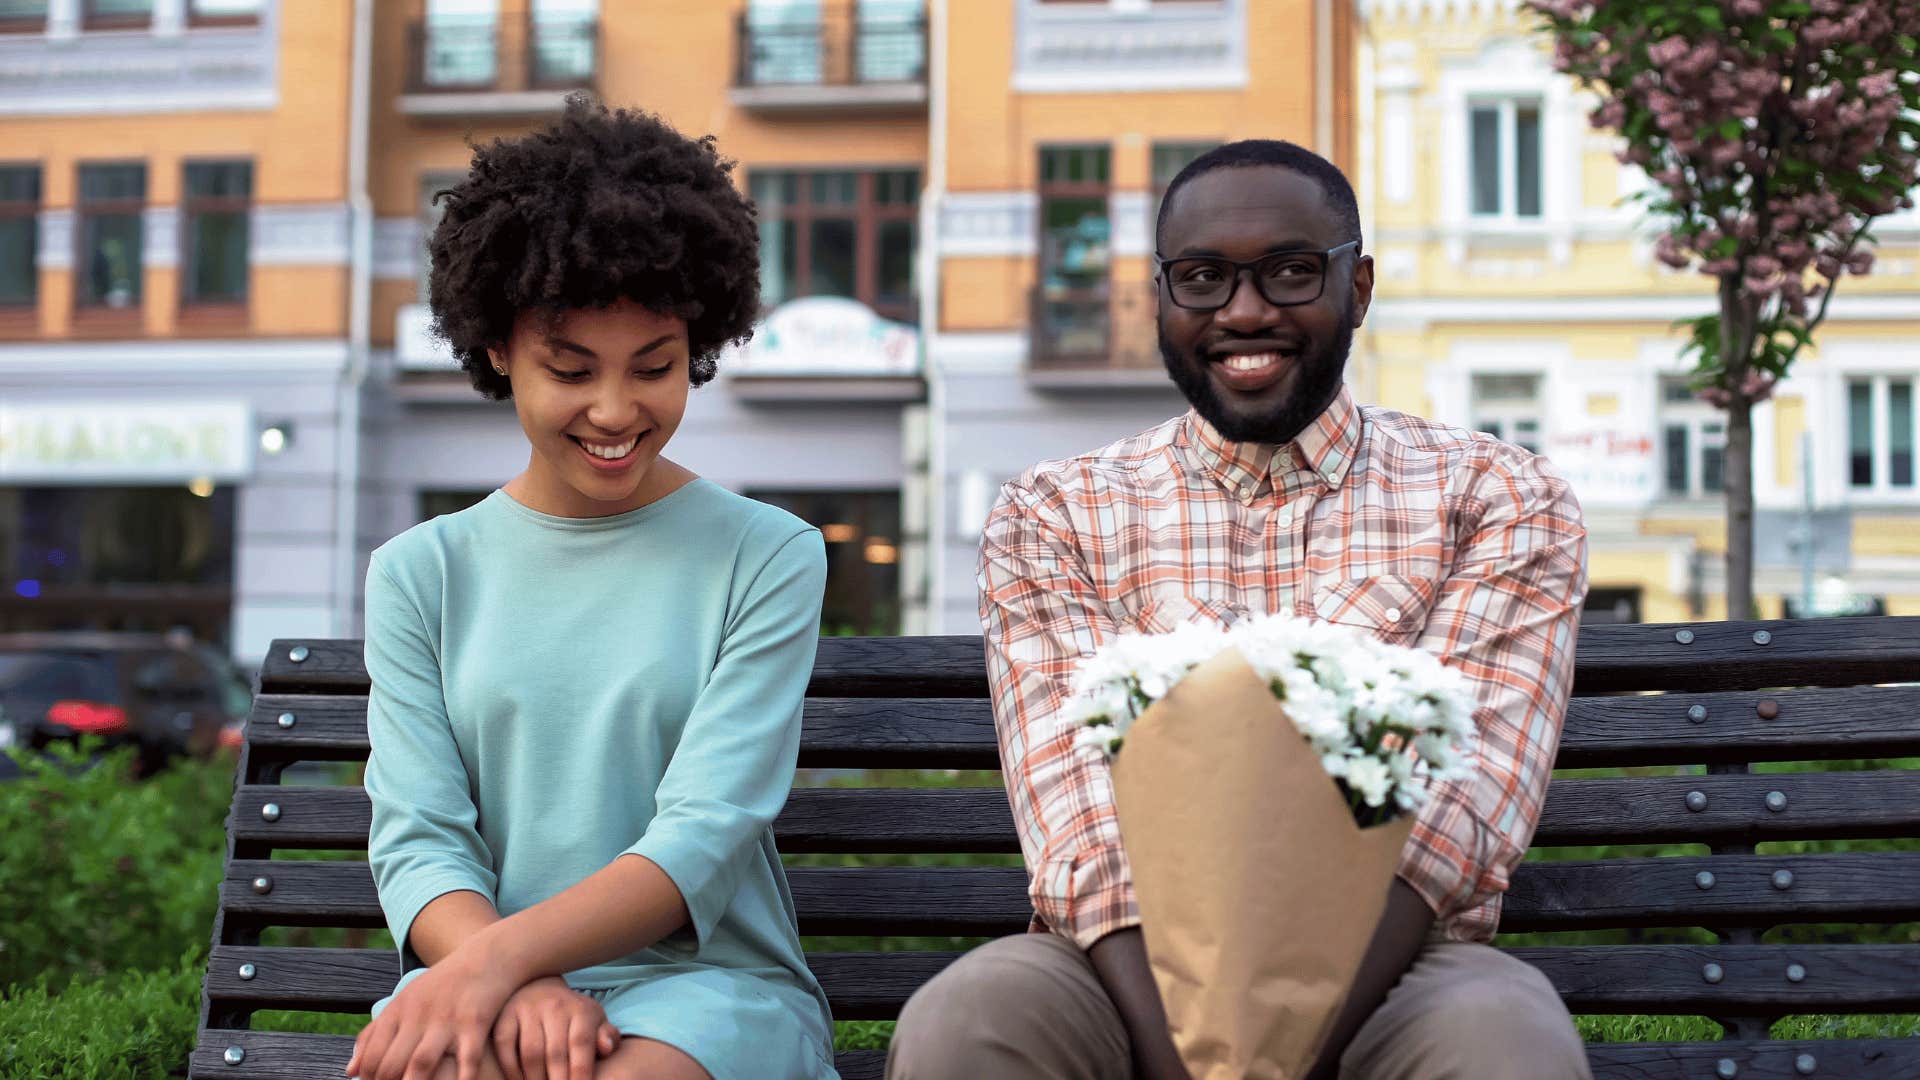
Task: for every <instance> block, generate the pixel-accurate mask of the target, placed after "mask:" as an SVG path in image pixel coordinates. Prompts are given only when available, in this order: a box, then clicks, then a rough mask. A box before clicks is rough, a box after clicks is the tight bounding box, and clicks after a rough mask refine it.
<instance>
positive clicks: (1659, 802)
mask: <svg viewBox="0 0 1920 1080" xmlns="http://www.w3.org/2000/svg"><path fill="white" fill-rule="evenodd" d="M1695 794H1698V795H1701V796H1704V798H1705V802H1704V803H1703V804H1701V808H1700V809H1698V810H1695V809H1693V808H1692V807H1691V806H1690V805H1689V803H1688V801H1687V800H1688V797H1689V796H1691V795H1695ZM1774 795H1778V796H1780V801H1778V802H1777V805H1778V806H1779V807H1780V809H1774V808H1773V804H1769V803H1768V801H1767V800H1768V799H1769V798H1770V797H1772V796H1774ZM268 805H272V806H275V807H278V808H279V816H278V817H277V818H276V819H274V820H271V821H269V820H267V819H266V818H265V817H264V816H263V813H262V812H263V810H264V809H265V807H267V806H268ZM372 812H373V811H372V805H371V803H370V801H369V800H368V798H367V796H366V793H365V791H364V790H363V789H361V788H357V787H338V788H319V787H295V786H286V785H273V784H251V785H244V786H242V787H241V788H240V789H239V790H238V792H236V794H235V798H234V811H233V817H232V821H231V825H232V829H233V835H234V837H235V838H236V839H239V840H242V841H258V842H261V843H270V844H272V845H274V846H276V847H281V848H300V847H318V848H364V847H365V846H366V843H367V830H368V827H369V824H370V822H371V820H372ZM774 834H775V837H776V838H777V840H778V842H779V845H780V850H781V851H783V852H786V853H788V854H800V853H806V852H898V853H917V852H1018V851H1019V850H1020V846H1019V843H1018V839H1017V837H1016V836H1015V833H1014V826H1013V812H1012V810H1011V809H1010V808H1009V807H1008V804H1007V797H1006V795H1005V793H1004V792H1003V791H1001V790H1000V789H999V788H905V789H887V788H796V789H795V790H794V791H793V792H792V794H791V795H790V796H789V797H788V800H787V804H786V806H785V808H784V809H783V810H782V811H781V814H780V817H779V818H778V819H777V820H776V821H775V823H774ZM1886 836H1920V770H1913V771H1901V770H1888V771H1884V772H1836V773H1782V774H1772V775H1745V774H1718V775H1710V776H1664V777H1619V778H1611V777H1608V778H1564V779H1559V780H1555V781H1554V782H1553V784H1552V786H1551V787H1550V788H1549V789H1548V791H1547V803H1546V806H1545V808H1544V810H1543V812H1542V814H1541V818H1540V826H1539V829H1538V831H1537V832H1536V834H1535V836H1534V846H1535V847H1543V846H1555V845H1561V846H1565V845H1593V844H1654V843H1722V844H1726V843H1757V842H1760V841H1766V840H1792V839H1833V840H1838V839H1861V838H1870V837H1886Z"/></svg>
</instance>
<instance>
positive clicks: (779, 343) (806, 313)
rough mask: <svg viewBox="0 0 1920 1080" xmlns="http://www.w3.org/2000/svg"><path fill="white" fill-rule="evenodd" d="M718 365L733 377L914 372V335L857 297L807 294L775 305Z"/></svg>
mask: <svg viewBox="0 0 1920 1080" xmlns="http://www.w3.org/2000/svg"><path fill="white" fill-rule="evenodd" d="M720 366H721V370H722V371H727V370H729V369H731V371H732V373H734V374H738V375H829V376H836V375H837V376H847V375H917V374H919V372H920V333H919V331H917V330H915V329H914V328H913V327H911V326H908V325H906V324H905V323H897V322H889V321H888V320H886V319H882V318H881V317H880V316H878V315H876V314H874V313H873V311H872V309H870V308H868V307H867V306H866V305H865V304H862V303H860V302H859V301H858V300H849V299H847V298H845V297H839V296H810V297H807V298H805V299H801V300H792V301H788V302H787V303H785V304H782V305H780V306H779V307H777V308H775V309H774V311H773V314H771V315H769V316H767V320H766V321H765V322H763V323H761V324H760V325H759V327H757V328H756V329H755V330H754V333H753V340H752V341H750V342H748V343H747V346H746V348H744V349H740V350H735V351H734V352H733V353H732V354H730V355H729V356H728V357H727V358H726V359H724V360H722V361H721V365H720Z"/></svg>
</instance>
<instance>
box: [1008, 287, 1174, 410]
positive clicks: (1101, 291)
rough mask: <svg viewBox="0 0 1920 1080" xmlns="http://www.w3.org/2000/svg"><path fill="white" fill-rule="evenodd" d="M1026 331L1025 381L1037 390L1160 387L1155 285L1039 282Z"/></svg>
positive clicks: (1163, 383) (1162, 378)
mask: <svg viewBox="0 0 1920 1080" xmlns="http://www.w3.org/2000/svg"><path fill="white" fill-rule="evenodd" d="M1027 327H1028V332H1027V381H1028V383H1030V384H1031V385H1033V386H1035V387H1038V388H1041V389H1073V388H1079V387H1096V388H1112V389H1127V388H1135V387H1137V388H1143V389H1156V390H1157V389H1164V388H1165V387H1166V386H1167V385H1168V382H1167V372H1166V368H1165V367H1164V366H1162V364H1161V363H1160V345H1159V339H1158V337H1157V336H1156V334H1155V330H1154V313H1153V285H1152V283H1151V282H1145V281H1139V282H1128V283H1125V284H1113V283H1109V284H1106V285H1102V286H1099V287H1097V288H1083V289H1066V288H1059V287H1050V286H1045V285H1042V286H1039V287H1037V288H1035V289H1034V290H1033V295H1032V306H1031V315H1030V317H1029V320H1028V324H1027Z"/></svg>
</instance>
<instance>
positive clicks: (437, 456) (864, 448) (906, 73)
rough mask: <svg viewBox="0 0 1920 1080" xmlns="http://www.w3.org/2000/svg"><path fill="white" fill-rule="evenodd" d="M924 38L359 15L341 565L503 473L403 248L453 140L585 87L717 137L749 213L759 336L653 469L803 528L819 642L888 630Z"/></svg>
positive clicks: (740, 14) (898, 30)
mask: <svg viewBox="0 0 1920 1080" xmlns="http://www.w3.org/2000/svg"><path fill="white" fill-rule="evenodd" d="M928 40H929V26H928V16H927V11H926V9H925V7H924V6H923V5H922V4H921V3H919V2H918V0H911V2H905V0H878V2H876V0H866V2H862V3H858V4H855V3H851V2H841V3H819V2H799V3H793V2H789V3H778V4H765V3H754V4H750V5H739V4H735V5H728V4H713V3H665V4H652V3H649V4H614V3H605V4H595V3H593V2H592V0H501V2H499V3H495V2H493V0H424V2H419V0H416V2H413V3H404V2H403V3H384V2H383V3H381V4H380V5H379V6H378V22H377V26H376V29H375V34H374V41H375V46H374V48H375V54H376V62H375V64H374V66H373V101H374V115H373V120H372V134H373V141H374V145H375V146H376V147H377V150H376V153H375V155H374V167H373V185H372V187H373V192H372V194H373V203H374V208H375V213H376V215H377V219H376V226H375V244H374V247H375V252H376V255H375V265H374V285H373V297H374V302H373V312H374V314H373V331H372V334H373V340H374V344H375V349H376V353H377V355H378V356H379V357H380V358H381V364H380V366H381V367H382V368H383V370H384V372H385V374H384V377H383V379H382V380H381V381H382V384H383V386H384V387H385V391H386V392H385V393H384V394H383V395H382V396H381V400H380V401H379V402H378V403H377V404H370V406H369V413H368V429H367V457H366V460H365V463H364V464H365V471H364V479H365V483H366V485H367V490H368V501H367V505H368V508H369V509H368V513H367V515H366V525H367V532H366V535H365V536H364V538H363V547H364V546H365V545H370V544H377V542H378V541H379V540H380V539H383V538H384V537H385V536H388V535H391V534H393V533H395V532H398V531H400V530H402V529H405V528H407V527H408V526H411V525H412V524H414V523H415V522H417V521H420V520H424V519H426V518H429V517H432V516H434V515H435V514H439V513H444V512H447V511H448V510H453V509H458V508H460V507H463V506H466V505H468V504H470V503H471V502H473V501H474V500H476V499H478V498H480V497H482V496H483V495H485V494H486V493H487V492H488V491H491V490H492V489H493V488H495V487H497V486H498V485H499V484H501V483H502V482H504V481H505V480H507V479H508V478H510V477H512V476H513V475H514V474H515V473H517V472H518V471H519V470H520V469H522V468H523V467H525V465H526V454H527V449H526V444H525V442H524V440H523V439H522V438H521V436H520V434H519V428H518V424H517V421H516V419H515V417H514V414H513V410H512V408H511V406H510V405H507V404H501V403H492V402H487V401H485V400H483V399H482V398H480V397H479V396H478V395H477V394H475V393H474V391H473V390H472V389H471V387H470V386H469V384H468V383H467V380H466V377H465V376H464V374H462V373H459V372H458V371H456V370H454V369H453V368H452V366H451V365H452V360H451V357H450V356H448V355H447V354H446V352H445V348H444V345H441V344H439V343H437V342H435V341H434V340H433V339H432V338H431V336H430V334H429V333H428V323H429V318H428V314H427V309H426V305H425V300H426V296H425V278H426V270H427V266H426V255H425V248H424V238H425V236H426V235H427V233H428V232H429V231H430V230H431V228H432V227H433V224H434V222H435V220H436V213H437V211H436V209H435V207H434V206H433V203H432V194H433V193H434V192H435V191H437V190H440V189H442V188H444V187H446V186H447V185H448V184H449V183H450V182H452V181H453V180H454V179H456V178H458V177H459V176H460V175H461V174H462V173H463V172H464V171H465V169H466V166H467V162H468V159H469V154H470V151H469V144H470V142H481V141H485V140H488V139H492V138H494V137H497V136H502V135H511V134H515V133H519V132H524V131H527V130H529V129H531V128H533V127H535V126H537V125H539V124H541V123H543V122H545V121H546V120H547V119H549V118H551V117H553V116H555V115H557V114H558V112H559V111H560V109H561V106H562V103H563V101H564V100H565V97H566V95H567V94H568V93H570V92H573V91H578V90H584V91H587V92H590V93H592V94H594V95H596V96H597V97H599V98H600V99H602V100H604V101H606V102H608V103H609V104H615V105H625V106H638V107H642V108H645V109H648V110H651V111H653V112H656V113H659V114H661V115H662V116H664V117H665V118H666V119H667V120H669V121H670V122H672V123H673V124H674V125H675V126H676V127H678V128H680V130H682V131H683V132H685V133H687V134H689V135H703V134H708V133H711V134H713V135H715V136H717V137H718V142H719V147H720V150H721V152H722V153H723V154H725V155H726V156H728V157H730V158H732V159H734V160H735V161H736V162H738V165H739V168H738V171H737V173H736V175H737V177H738V179H739V181H740V183H741V184H742V185H743V186H744V187H745V189H746V190H748V191H749V192H750V194H751V195H752V196H753V198H754V199H755V201H756V202H757V203H758V205H759V208H760V215H761V222H762V267H763V288H764V299H765V302H766V310H767V318H766V321H765V322H763V324H762V326H761V329H760V331H759V333H758V334H757V335H756V340H755V341H754V343H753V344H752V345H751V346H750V347H749V348H748V349H746V350H744V351H743V352H740V353H738V354H736V355H732V356H729V357H727V358H725V359H724V360H723V361H722V363H721V372H722V374H721V377H720V378H719V379H718V380H716V381H715V382H713V383H712V384H709V385H707V386H705V387H702V388H700V389H698V390H696V391H695V392H694V394H693V396H692V400H691V403H690V405H689V409H688V413H687V417H686V420H685V422H684V424H683V425H682V426H681V428H680V431H679V433H678V434H677V435H676V436H675V439H674V445H673V447H672V449H671V451H670V455H671V456H673V457H674V458H675V459H676V460H678V461H680V462H682V463H683V464H686V465H687V466H689V467H690V468H692V469H694V470H695V471H697V472H700V473H702V474H703V475H705V476H708V477H709V478H711V479H713V480H715V481H717V482H719V483H721V484H724V485H726V486H728V487H730V488H732V489H734V490H736V491H741V492H744V493H746V494H749V495H752V496H754V497H756V498H761V499H765V500H767V501H770V502H775V503H778V504H780V505H782V506H785V507H787V508H788V509H790V510H792V511H794V512H795V513H798V514H800V515H801V516H802V517H804V518H806V519H808V520H810V521H812V522H814V523H815V524H817V525H819V526H820V527H821V528H822V531H823V533H824V534H825V536H826V539H827V541H828V551H829V564H830V579H831V581H830V588H829V598H828V603H827V611H826V614H825V621H826V627H825V628H826V630H827V632H830V633H898V632H900V630H901V628H902V626H903V625H904V624H905V622H906V613H905V612H903V610H902V607H901V603H902V596H903V594H906V591H905V590H903V586H902V577H903V574H915V573H918V572H919V571H918V569H917V567H918V566H919V565H920V562H917V561H916V556H915V555H914V554H913V553H911V552H907V553H904V554H903V547H905V544H904V542H903V534H902V530H903V528H904V527H905V525H906V522H907V521H908V519H909V518H910V510H909V507H908V505H907V499H908V498H910V497H911V493H910V492H909V490H908V488H909V477H910V476H911V475H912V473H913V466H912V464H911V461H912V457H913V452H912V450H911V449H910V447H911V446H912V444H913V441H914V438H915V436H914V434H913V433H914V432H916V431H918V430H920V428H921V426H923V422H922V420H921V418H920V417H921V413H922V411H923V409H922V406H921V404H920V403H922V402H924V401H925V399H926V397H927V390H926V372H925V370H924V368H923V366H922V363H921V348H920V327H919V320H920V314H919V303H920V300H919V288H918V280H919V274H918V264H917V259H918V258H919V255H918V253H919V251H920V248H921V244H920V229H921V222H922V210H921V197H922V191H923V189H924V188H925V186H926V183H927V171H926V163H927V159H928V146H927V138H928V135H927V132H928V113H929V101H930V98H931V96H932V91H931V85H930V81H929V77H928V71H929V54H928ZM362 556H363V557H364V551H363V552H362Z"/></svg>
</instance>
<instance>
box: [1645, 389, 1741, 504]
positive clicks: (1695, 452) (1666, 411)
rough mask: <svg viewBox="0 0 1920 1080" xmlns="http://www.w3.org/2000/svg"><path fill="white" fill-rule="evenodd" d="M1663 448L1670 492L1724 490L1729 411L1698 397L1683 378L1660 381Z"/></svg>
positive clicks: (1682, 494)
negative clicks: (1724, 410) (1725, 411)
mask: <svg viewBox="0 0 1920 1080" xmlns="http://www.w3.org/2000/svg"><path fill="white" fill-rule="evenodd" d="M1660 452H1661V466H1662V472H1663V474H1664V477H1665V483H1664V485H1663V490H1664V491H1665V492H1666V494H1667V495H1669V496H1672V497H1675V498H1682V499H1686V498H1704V497H1706V496H1708V495H1717V494H1719V493H1720V492H1721V491H1722V490H1724V488H1725V486H1726V457H1727V418H1726V415H1725V414H1724V413H1722V412H1721V411H1720V410H1719V409H1716V408H1714V407H1713V406H1712V405H1709V404H1707V403H1706V402H1704V401H1701V400H1699V399H1698V398H1696V397H1694V394H1693V390H1692V388H1691V387H1689V386H1688V385H1687V380H1685V379H1683V378H1673V379H1663V380H1662V381H1661V384H1660Z"/></svg>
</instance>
